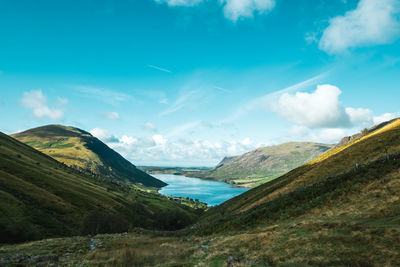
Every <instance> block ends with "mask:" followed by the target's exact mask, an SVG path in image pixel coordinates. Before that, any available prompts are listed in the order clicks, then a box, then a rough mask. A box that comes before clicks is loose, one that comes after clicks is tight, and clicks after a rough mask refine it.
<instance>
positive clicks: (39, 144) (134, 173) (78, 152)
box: [12, 125, 166, 188]
mask: <svg viewBox="0 0 400 267" xmlns="http://www.w3.org/2000/svg"><path fill="white" fill-rule="evenodd" d="M12 137H14V138H16V139H17V140H19V141H21V142H24V143H25V144H27V145H29V146H32V147H33V148H35V149H37V150H39V151H41V152H43V153H45V154H47V155H49V156H50V157H52V158H54V159H56V160H57V161H60V162H62V163H64V164H66V165H68V166H70V167H73V168H75V169H78V170H82V171H86V172H89V173H91V174H95V175H101V176H102V177H109V178H111V179H115V180H117V181H123V182H130V183H134V184H139V183H140V184H142V185H144V186H147V187H157V188H160V187H163V186H165V185H166V183H164V182H162V181H160V180H158V179H156V178H154V177H152V176H150V175H149V174H147V173H145V172H143V171H141V170H139V169H137V168H136V167H135V166H134V165H133V164H132V163H130V162H129V161H127V160H126V159H124V158H123V157H122V156H121V155H120V154H118V153H117V152H115V151H114V150H112V149H111V148H109V147H108V146H107V145H106V144H104V143H103V142H101V141H100V140H99V139H97V138H96V137H94V136H92V135H91V134H90V133H88V132H86V131H83V130H81V129H78V128H74V127H67V126H63V125H47V126H42V127H38V128H34V129H30V130H27V131H24V132H21V133H17V134H13V135H12Z"/></svg>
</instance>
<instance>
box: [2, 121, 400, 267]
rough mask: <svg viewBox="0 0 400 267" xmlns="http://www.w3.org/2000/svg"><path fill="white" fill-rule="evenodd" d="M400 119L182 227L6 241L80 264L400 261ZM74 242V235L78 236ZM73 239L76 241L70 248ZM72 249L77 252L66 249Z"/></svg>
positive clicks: (6, 252)
mask: <svg viewBox="0 0 400 267" xmlns="http://www.w3.org/2000/svg"><path fill="white" fill-rule="evenodd" d="M399 151H400V120H397V121H395V122H393V123H391V124H390V125H388V126H387V127H384V128H382V129H379V131H376V132H373V133H372V134H369V135H367V136H365V137H362V138H361V139H359V140H356V141H354V142H353V143H350V144H348V145H346V146H345V147H340V148H337V149H335V150H333V151H330V154H329V156H326V155H324V156H323V157H320V158H318V159H316V160H315V161H314V162H312V163H310V164H308V165H305V166H302V167H300V168H297V169H295V170H293V171H291V172H289V173H288V174H285V175H283V176H282V177H280V178H278V179H277V180H274V181H271V182H269V183H267V184H264V185H261V186H259V187H257V188H254V189H252V190H250V191H248V192H246V193H245V194H243V195H241V196H238V197H236V198H234V199H232V200H230V201H228V202H226V203H224V204H222V205H220V206H218V207H215V208H212V209H210V210H209V212H207V213H206V214H205V215H204V217H203V218H202V220H201V222H200V223H199V224H198V225H197V226H194V228H192V229H193V230H192V231H186V232H183V233H182V234H179V233H175V234H165V233H163V234H160V233H156V232H154V233H131V234H128V235H98V236H96V237H95V239H96V240H97V241H98V242H99V246H98V248H97V249H95V250H94V251H89V249H88V248H87V244H88V243H89V241H90V240H89V239H88V238H75V239H67V240H65V239H57V240H46V241H39V242H34V243H29V244H25V245H19V246H4V247H1V248H0V258H6V259H11V260H14V262H15V259H16V258H18V257H16V256H17V255H20V254H21V253H27V254H28V255H32V256H33V255H37V254H49V255H54V256H55V257H56V259H55V260H49V262H56V263H61V262H64V261H65V262H67V263H69V264H71V265H76V264H78V263H79V264H82V265H83V266H98V265H100V266H400V227H399V226H400V171H399V170H400V153H399ZM71 244H72V245H71ZM72 247H74V248H72ZM65 251H68V252H71V255H69V256H68V258H66V257H67V256H65V255H64V253H65Z"/></svg>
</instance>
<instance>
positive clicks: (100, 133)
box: [90, 128, 113, 142]
mask: <svg viewBox="0 0 400 267" xmlns="http://www.w3.org/2000/svg"><path fill="white" fill-rule="evenodd" d="M90 133H91V134H92V135H93V136H94V137H97V138H98V139H100V140H101V141H103V142H106V141H110V140H113V135H112V134H111V133H110V132H109V131H107V130H105V129H102V128H94V129H93V130H91V131H90Z"/></svg>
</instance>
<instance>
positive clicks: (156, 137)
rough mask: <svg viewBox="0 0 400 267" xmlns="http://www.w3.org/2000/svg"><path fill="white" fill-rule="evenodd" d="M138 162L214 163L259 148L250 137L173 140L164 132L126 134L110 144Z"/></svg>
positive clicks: (212, 164) (163, 163)
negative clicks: (229, 139)
mask: <svg viewBox="0 0 400 267" xmlns="http://www.w3.org/2000/svg"><path fill="white" fill-rule="evenodd" d="M107 144H108V145H109V146H110V147H111V148H113V149H115V150H116V151H118V152H119V153H121V154H122V155H123V156H124V157H126V158H128V159H129V160H131V161H132V162H133V163H136V164H162V165H168V164H182V165H198V166H204V165H209V166H214V165H215V164H217V163H218V162H219V161H220V160H221V159H222V158H223V157H225V156H227V155H230V156H233V155H239V154H243V153H245V152H248V151H250V150H252V149H255V148H256V147H257V145H256V144H253V142H252V141H251V140H250V139H249V138H245V139H243V140H242V141H227V140H223V141H217V142H212V141H209V140H192V139H190V138H181V139H176V138H175V139H174V138H172V139H169V138H166V137H165V136H163V135H160V134H153V135H151V136H148V137H133V136H128V135H124V136H122V137H121V138H119V139H115V140H114V141H112V142H108V143H107Z"/></svg>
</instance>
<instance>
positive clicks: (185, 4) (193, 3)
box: [155, 0, 203, 6]
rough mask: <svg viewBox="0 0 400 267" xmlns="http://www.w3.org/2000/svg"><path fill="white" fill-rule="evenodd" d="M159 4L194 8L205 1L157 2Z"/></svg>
mask: <svg viewBox="0 0 400 267" xmlns="http://www.w3.org/2000/svg"><path fill="white" fill-rule="evenodd" d="M155 1H156V2H157V3H166V4H168V5H169V6H194V5H197V4H199V3H201V2H203V0H155Z"/></svg>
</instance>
